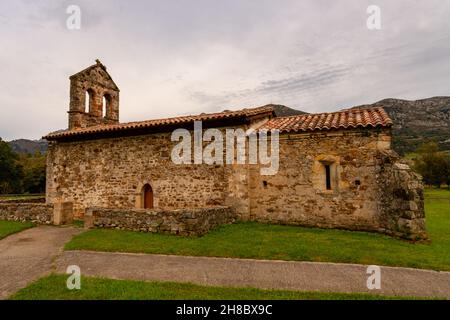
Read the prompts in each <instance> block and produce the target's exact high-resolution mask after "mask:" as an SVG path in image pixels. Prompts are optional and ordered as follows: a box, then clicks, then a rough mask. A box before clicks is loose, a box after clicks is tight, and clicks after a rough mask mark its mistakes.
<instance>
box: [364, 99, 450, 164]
mask: <svg viewBox="0 0 450 320" xmlns="http://www.w3.org/2000/svg"><path fill="white" fill-rule="evenodd" d="M375 106H381V107H383V108H384V110H386V112H387V113H388V114H389V116H390V117H391V119H392V121H393V122H394V125H393V132H392V134H393V148H394V150H396V151H397V152H398V153H400V154H402V155H404V154H405V153H408V152H413V151H415V150H416V149H417V147H418V146H419V145H420V144H422V143H423V142H426V141H429V140H434V141H436V142H438V144H439V147H440V149H441V150H450V97H433V98H427V99H421V100H413V101H410V100H402V99H384V100H381V101H378V102H375V103H373V104H370V105H363V106H359V107H375ZM356 108H358V107H356Z"/></svg>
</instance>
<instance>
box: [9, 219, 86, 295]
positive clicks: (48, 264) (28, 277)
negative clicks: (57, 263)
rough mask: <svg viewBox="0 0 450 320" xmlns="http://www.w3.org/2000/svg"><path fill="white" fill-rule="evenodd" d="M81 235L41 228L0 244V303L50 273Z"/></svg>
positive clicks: (26, 231)
mask: <svg viewBox="0 0 450 320" xmlns="http://www.w3.org/2000/svg"><path fill="white" fill-rule="evenodd" d="M81 231H82V230H81V229H76V228H72V227H50V226H40V227H35V228H31V229H27V230H25V231H22V232H19V233H16V234H13V235H10V236H8V237H6V238H5V239H2V240H0V299H5V298H7V297H8V296H9V295H10V294H12V293H14V292H16V291H17V290H19V289H20V288H23V287H25V286H27V285H28V284H29V283H30V282H32V281H34V280H37V279H38V278H40V277H41V276H43V275H46V274H48V273H50V272H51V271H52V265H53V262H54V259H55V258H56V257H57V255H59V254H61V253H62V250H63V246H64V244H65V243H66V242H67V241H69V240H70V239H71V238H72V237H73V236H74V235H75V234H77V233H79V232H81Z"/></svg>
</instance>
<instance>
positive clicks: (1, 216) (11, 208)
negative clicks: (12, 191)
mask: <svg viewBox="0 0 450 320" xmlns="http://www.w3.org/2000/svg"><path fill="white" fill-rule="evenodd" d="M0 220H9V221H21V222H25V221H31V222H34V223H38V224H51V223H53V206H52V205H47V204H44V203H0Z"/></svg>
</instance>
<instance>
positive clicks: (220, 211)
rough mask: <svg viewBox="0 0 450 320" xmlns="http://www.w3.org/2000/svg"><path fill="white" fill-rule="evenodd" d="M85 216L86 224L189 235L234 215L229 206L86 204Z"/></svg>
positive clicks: (224, 222)
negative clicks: (148, 207) (162, 207)
mask: <svg viewBox="0 0 450 320" xmlns="http://www.w3.org/2000/svg"><path fill="white" fill-rule="evenodd" d="M84 218H85V227H87V228H92V227H97V228H113V229H120V230H132V231H142V232H160V233H170V234H178V235H189V236H190V235H204V234H206V233H208V232H209V231H210V230H212V229H214V228H216V227H217V226H219V225H222V224H226V223H232V222H233V221H234V220H235V218H236V216H235V214H234V211H233V210H232V209H230V208H229V207H211V208H201V209H179V210H146V209H106V208H89V209H88V210H87V212H86V215H85V217H84Z"/></svg>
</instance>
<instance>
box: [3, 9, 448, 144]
mask: <svg viewBox="0 0 450 320" xmlns="http://www.w3.org/2000/svg"><path fill="white" fill-rule="evenodd" d="M372 4H373V5H378V6H379V7H380V9H381V30H369V29H368V28H367V26H366V20H367V18H368V17H369V14H367V12H366V10H367V7H368V6H369V5H372ZM69 5H78V6H79V7H80V9H81V28H80V29H79V30H69V29H68V28H67V25H66V20H67V19H68V17H69V14H67V13H66V9H67V7H68V6H69ZM96 58H99V59H100V60H101V61H102V62H103V63H104V64H105V65H106V66H107V67H108V71H109V72H110V74H111V75H112V77H113V78H114V80H115V82H116V83H117V84H118V86H119V87H120V89H121V101H120V112H121V121H122V122H126V121H133V120H144V119H150V118H160V117H167V116H176V115H182V114H194V113H200V112H214V111H221V110H224V109H239V108H244V107H253V106H259V105H264V104H268V103H277V104H284V105H287V106H290V107H293V108H297V109H301V110H304V111H308V112H320V111H333V110H338V109H342V108H345V107H350V106H354V105H359V104H365V103H372V102H375V101H378V100H380V99H383V98H387V97H395V98H404V99H420V98H426V97H431V96H444V95H450V1H449V0H431V1H430V0H428V1H411V0H409V1H400V0H396V1H392V0H391V1H384V0H370V1H365V0H340V1H336V0H329V1H327V0H292V1H288V0H270V1H268V0H221V1H219V0H217V1H216V0H184V1H182V0H177V1H175V0H169V1H162V0H159V1H138V0H133V1H125V0H122V1H119V0H104V1H101V0H96V1H81V0H71V1H61V0H59V1H57V0H54V1H52V0H47V1H39V0H38V1H36V0H33V1H25V0H20V1H19V0H14V1H13V0H9V1H6V0H0V71H1V76H0V137H1V138H3V139H4V140H11V139H17V138H29V139H37V138H40V137H41V136H42V135H44V134H46V133H48V132H50V131H54V130H58V129H64V128H66V127H67V113H66V111H67V110H68V105H69V80H68V77H69V76H70V75H72V74H74V73H76V72H78V71H80V70H82V69H83V68H85V67H87V66H89V65H91V64H93V63H94V60H95V59H96Z"/></svg>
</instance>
